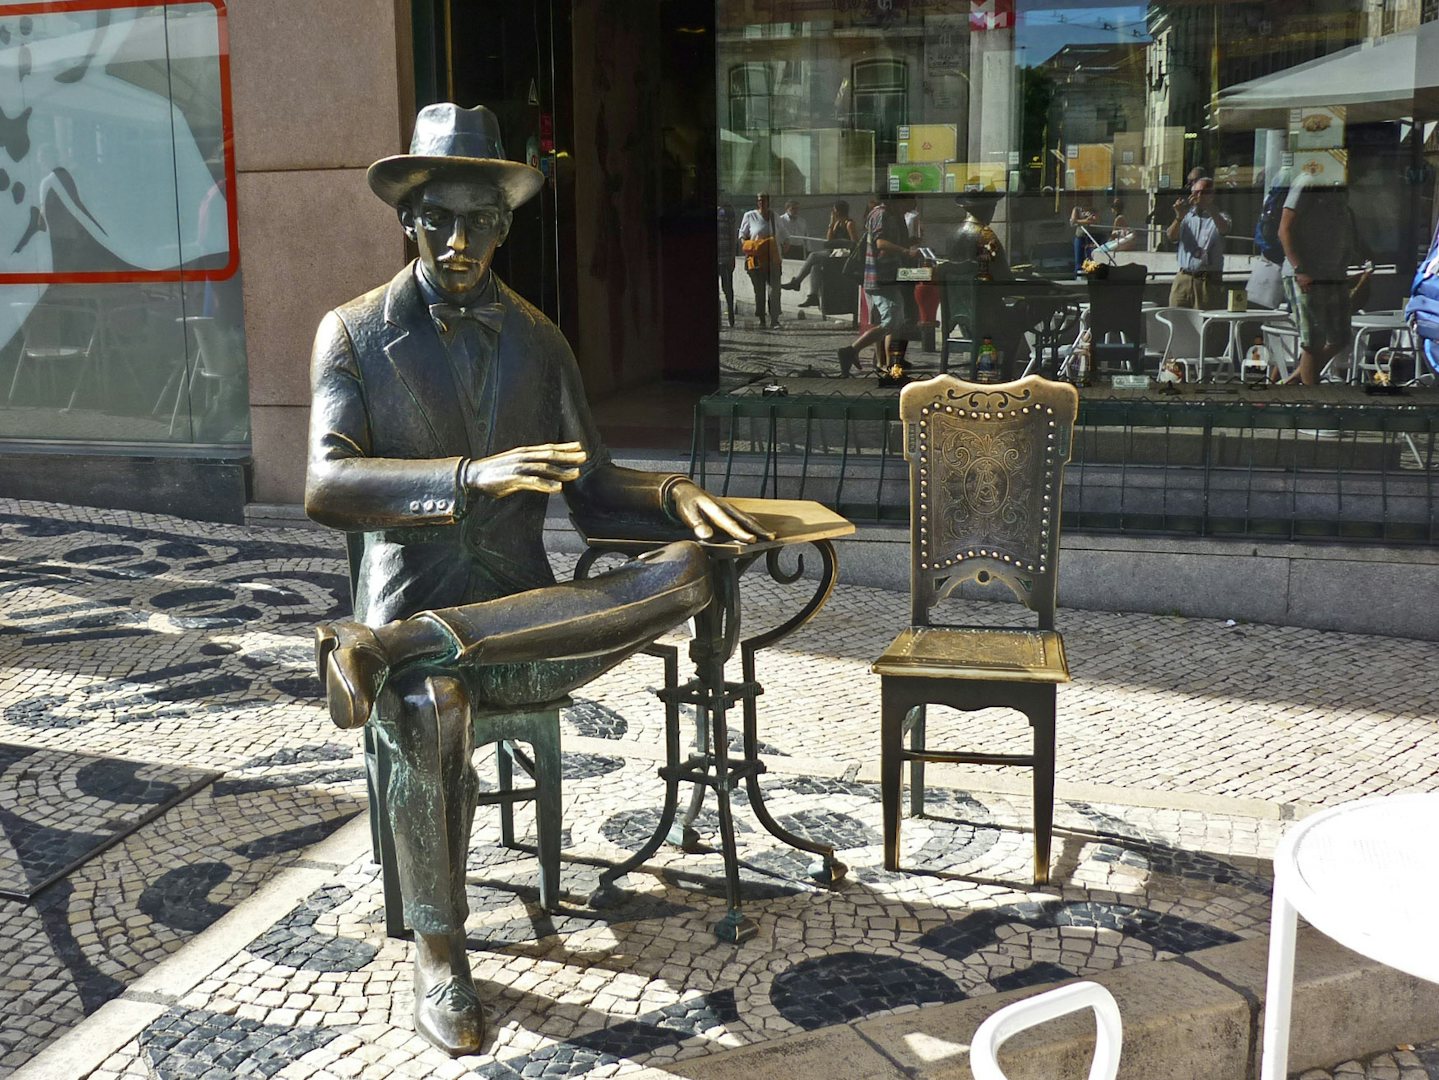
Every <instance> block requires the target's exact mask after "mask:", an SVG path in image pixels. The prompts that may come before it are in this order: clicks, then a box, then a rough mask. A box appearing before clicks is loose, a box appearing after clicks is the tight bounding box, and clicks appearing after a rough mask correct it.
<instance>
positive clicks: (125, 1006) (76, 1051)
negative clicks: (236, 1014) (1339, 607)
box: [10, 814, 370, 1080]
mask: <svg viewBox="0 0 1439 1080" xmlns="http://www.w3.org/2000/svg"><path fill="white" fill-rule="evenodd" d="M369 846H370V818H369V815H368V814H360V815H358V816H357V817H355V819H354V820H353V821H350V822H348V823H347V824H345V825H344V826H342V827H341V828H339V829H337V830H336V831H335V832H334V833H333V834H331V835H330V836H328V837H326V838H325V839H324V840H321V841H320V842H319V843H317V844H314V845H312V846H311V847H309V848H307V849H305V850H304V851H303V852H301V853H300V856H299V857H298V858H297V859H295V860H294V861H293V862H291V863H290V865H289V866H288V867H286V868H285V869H284V870H281V871H280V872H279V873H277V874H276V875H275V876H274V877H273V878H271V879H270V880H269V881H268V882H267V883H266V884H265V885H264V886H263V887H261V888H260V889H258V890H257V891H256V892H254V893H252V894H251V895H250V896H248V897H247V898H246V899H244V900H242V901H241V902H240V903H238V904H236V905H235V907H234V908H233V909H232V910H231V911H229V912H227V913H226V914H225V915H223V916H222V917H221V918H219V919H217V920H216V921H215V922H214V923H213V924H212V925H211V926H209V927H208V928H207V929H205V930H203V931H201V932H200V933H199V934H197V935H195V937H193V938H191V939H190V940H189V941H187V942H186V943H185V944H184V945H182V946H181V947H180V948H179V949H177V950H176V951H175V952H173V953H171V954H170V955H169V956H167V957H166V958H165V959H164V960H162V961H160V963H158V964H156V965H155V966H154V967H153V968H151V969H150V970H149V971H147V972H146V973H145V974H144V975H142V976H140V977H139V978H138V979H136V980H135V981H134V982H132V983H131V984H130V985H129V986H128V987H126V988H125V992H124V993H123V994H121V995H120V996H119V997H117V998H115V999H113V1000H111V1001H108V1002H106V1003H105V1004H104V1005H102V1006H101V1007H100V1008H99V1009H97V1010H96V1011H95V1012H94V1013H92V1014H91V1015H90V1016H88V1017H86V1018H85V1019H84V1020H82V1021H81V1022H80V1023H79V1024H77V1025H76V1026H75V1027H73V1028H71V1029H70V1030H69V1031H68V1032H66V1033H65V1034H64V1035H62V1036H61V1037H60V1038H58V1039H56V1040H55V1041H54V1042H53V1043H51V1044H50V1045H49V1046H47V1047H46V1048H45V1049H44V1050H42V1051H41V1052H40V1053H39V1054H37V1055H35V1057H34V1058H33V1059H31V1060H30V1061H29V1062H27V1063H26V1064H24V1065H22V1066H21V1067H20V1068H19V1069H18V1070H16V1071H15V1072H13V1073H11V1074H10V1080H76V1078H77V1077H81V1076H86V1075H88V1074H89V1073H90V1072H92V1071H93V1070H95V1069H97V1068H99V1066H100V1065H101V1064H102V1063H103V1062H104V1061H105V1059H106V1058H108V1057H109V1056H110V1055H111V1054H113V1053H115V1052H116V1051H117V1050H119V1049H120V1048H121V1047H123V1046H124V1045H125V1044H126V1043H128V1042H130V1041H132V1040H133V1039H135V1038H136V1037H137V1036H138V1035H139V1034H140V1032H142V1031H143V1030H144V1029H145V1027H146V1026H147V1025H148V1024H150V1023H152V1022H153V1021H154V1020H155V1019H156V1018H157V1017H159V1016H160V1015H161V1014H162V1013H164V1012H165V1010H166V1009H168V1008H170V1007H172V1006H174V1005H177V1004H179V1001H180V999H181V998H182V997H184V996H185V995H186V994H187V993H189V992H190V991H191V990H193V989H194V988H195V987H196V986H198V985H199V984H200V983H202V982H204V980H205V979H207V978H209V977H210V975H212V974H213V973H214V972H215V971H217V970H218V969H219V968H220V967H221V966H222V965H223V964H225V963H226V962H227V961H228V960H229V959H230V958H231V957H233V956H234V955H235V954H236V953H238V952H239V951H240V950H241V949H243V948H244V947H245V946H246V945H248V944H249V943H250V942H251V941H253V940H254V939H255V938H257V937H259V936H260V935H261V934H263V933H264V932H265V931H266V930H268V929H269V928H270V927H271V926H273V925H274V924H275V923H276V922H277V921H278V920H279V919H281V918H283V917H284V916H285V915H286V914H287V913H288V912H289V911H290V909H291V908H293V907H294V906H295V905H296V904H298V903H300V902H301V901H302V900H304V899H305V897H307V896H309V895H310V893H312V892H314V891H315V890H316V889H318V888H320V887H321V886H324V885H328V884H330V883H332V882H333V881H334V880H335V876H336V875H337V874H338V873H340V872H341V871H342V870H343V869H344V868H345V867H346V866H348V865H349V864H350V863H352V862H354V860H355V859H356V858H358V857H359V856H360V855H361V854H362V853H363V852H364V851H366V850H367V849H368V848H369Z"/></svg>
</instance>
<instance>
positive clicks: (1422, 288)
mask: <svg viewBox="0 0 1439 1080" xmlns="http://www.w3.org/2000/svg"><path fill="white" fill-rule="evenodd" d="M1404 314H1405V316H1406V317H1407V318H1408V320H1409V325H1410V326H1412V327H1414V334H1415V337H1416V338H1417V339H1418V340H1417V342H1416V344H1417V345H1418V346H1419V351H1420V352H1422V353H1423V354H1424V359H1425V360H1427V361H1428V363H1429V369H1430V370H1431V371H1433V372H1434V373H1435V374H1439V229H1436V230H1435V232H1434V239H1433V240H1431V241H1430V243H1429V251H1428V253H1427V254H1426V255H1425V256H1424V260H1423V261H1422V262H1421V263H1420V264H1419V269H1418V270H1416V271H1415V272H1414V284H1413V285H1412V286H1410V289H1409V303H1408V304H1407V305H1405V307H1404Z"/></svg>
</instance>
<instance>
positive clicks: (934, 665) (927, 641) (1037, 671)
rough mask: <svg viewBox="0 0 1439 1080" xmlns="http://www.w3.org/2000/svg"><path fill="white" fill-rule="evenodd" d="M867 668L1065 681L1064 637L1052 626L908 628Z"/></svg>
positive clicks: (929, 675)
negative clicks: (1013, 628)
mask: <svg viewBox="0 0 1439 1080" xmlns="http://www.w3.org/2000/svg"><path fill="white" fill-rule="evenodd" d="M870 670H871V671H872V672H874V673H875V674H876V675H897V676H903V677H909V678H924V679H991V680H993V679H1000V680H1005V681H1009V682H1037V683H1064V682H1069V665H1068V663H1066V661H1065V659H1064V639H1063V638H1061V637H1060V636H1059V634H1058V633H1056V632H1055V631H1053V630H992V629H988V628H986V627H960V626H911V627H910V628H909V629H908V630H905V631H904V632H903V633H901V634H900V635H899V636H898V637H897V638H895V639H894V641H893V642H891V643H890V646H889V648H888V649H886V650H885V651H884V655H883V656H881V657H880V658H879V659H878V660H876V661H875V662H874V664H873V665H872V666H871V668H870Z"/></svg>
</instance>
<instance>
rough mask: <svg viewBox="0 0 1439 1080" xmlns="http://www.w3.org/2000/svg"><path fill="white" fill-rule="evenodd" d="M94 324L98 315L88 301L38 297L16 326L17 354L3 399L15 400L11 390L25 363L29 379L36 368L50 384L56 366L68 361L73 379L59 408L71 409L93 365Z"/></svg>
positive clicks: (13, 389) (55, 378)
mask: <svg viewBox="0 0 1439 1080" xmlns="http://www.w3.org/2000/svg"><path fill="white" fill-rule="evenodd" d="M98 328H99V319H98V317H97V315H96V311H95V307H94V306H93V305H91V304H79V303H55V302H50V303H47V302H45V301H43V300H42V301H41V302H40V303H39V304H37V305H35V307H34V308H33V309H32V310H30V311H29V313H28V315H27V317H26V318H25V322H24V323H23V324H22V326H21V327H20V355H19V357H18V358H17V359H16V361H15V374H14V375H13V376H12V377H11V379H10V392H9V394H8V395H6V398H5V400H6V401H7V402H12V401H14V400H15V391H16V389H17V388H18V387H19V385H20V376H21V373H22V372H24V370H25V369H26V367H29V368H30V369H31V372H32V375H31V377H32V379H34V378H36V377H37V376H36V372H37V371H38V370H44V371H45V372H46V374H47V376H48V377H49V379H50V380H51V383H52V385H53V384H55V383H56V382H57V381H58V380H57V375H56V369H57V367H59V366H61V365H64V364H67V363H68V364H72V365H73V366H74V367H75V382H74V385H73V386H72V387H71V390H70V399H69V400H68V401H67V402H66V403H65V408H64V409H63V410H62V411H64V412H68V411H69V410H70V409H72V408H73V407H74V405H75V399H76V397H78V396H79V394H80V388H81V387H82V386H84V385H85V381H86V380H85V377H86V376H87V375H89V374H90V373H91V370H92V368H93V367H94V362H95V355H96V348H95V346H96V338H97V336H98Z"/></svg>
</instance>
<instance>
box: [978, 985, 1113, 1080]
mask: <svg viewBox="0 0 1439 1080" xmlns="http://www.w3.org/2000/svg"><path fill="white" fill-rule="evenodd" d="M1081 1009H1093V1010H1094V1021H1095V1040H1094V1059H1093V1061H1092V1062H1091V1063H1090V1066H1089V1080H1114V1078H1115V1077H1116V1076H1118V1075H1119V1051H1120V1047H1121V1046H1122V1045H1123V1043H1124V1029H1123V1025H1122V1024H1121V1022H1120V1019H1119V1005H1118V1003H1117V1002H1115V1000H1114V996H1113V995H1112V994H1110V992H1109V991H1108V990H1106V989H1105V988H1104V987H1102V986H1100V985H1099V984H1098V983H1094V982H1077V983H1070V984H1069V985H1068V986H1061V987H1058V988H1057V989H1054V990H1049V991H1047V992H1045V993H1043V994H1036V995H1035V996H1034V997H1031V998H1025V999H1024V1000H1023V1001H1016V1002H1014V1003H1013V1004H1010V1005H1006V1006H1005V1007H1004V1008H1002V1009H1000V1010H999V1011H998V1012H997V1013H995V1014H994V1015H993V1016H991V1017H990V1018H989V1019H988V1020H986V1021H985V1022H984V1023H982V1024H980V1025H979V1029H978V1030H977V1031H975V1033H974V1038H973V1039H972V1040H971V1041H970V1045H969V1070H970V1072H972V1073H973V1074H974V1080H1006V1078H1005V1075H1004V1072H1003V1071H1002V1070H1001V1069H1000V1067H999V1062H998V1061H997V1060H996V1057H997V1055H998V1053H999V1048H1000V1046H1002V1045H1003V1044H1004V1042H1005V1041H1006V1040H1007V1039H1009V1038H1010V1036H1012V1035H1017V1034H1018V1033H1019V1032H1021V1031H1027V1030H1028V1029H1029V1028H1032V1027H1035V1026H1037V1025H1039V1024H1044V1023H1048V1022H1049V1021H1050V1020H1055V1019H1058V1018H1059V1017H1061V1016H1067V1015H1068V1014H1070V1013H1073V1012H1079V1011H1080V1010H1081Z"/></svg>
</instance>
